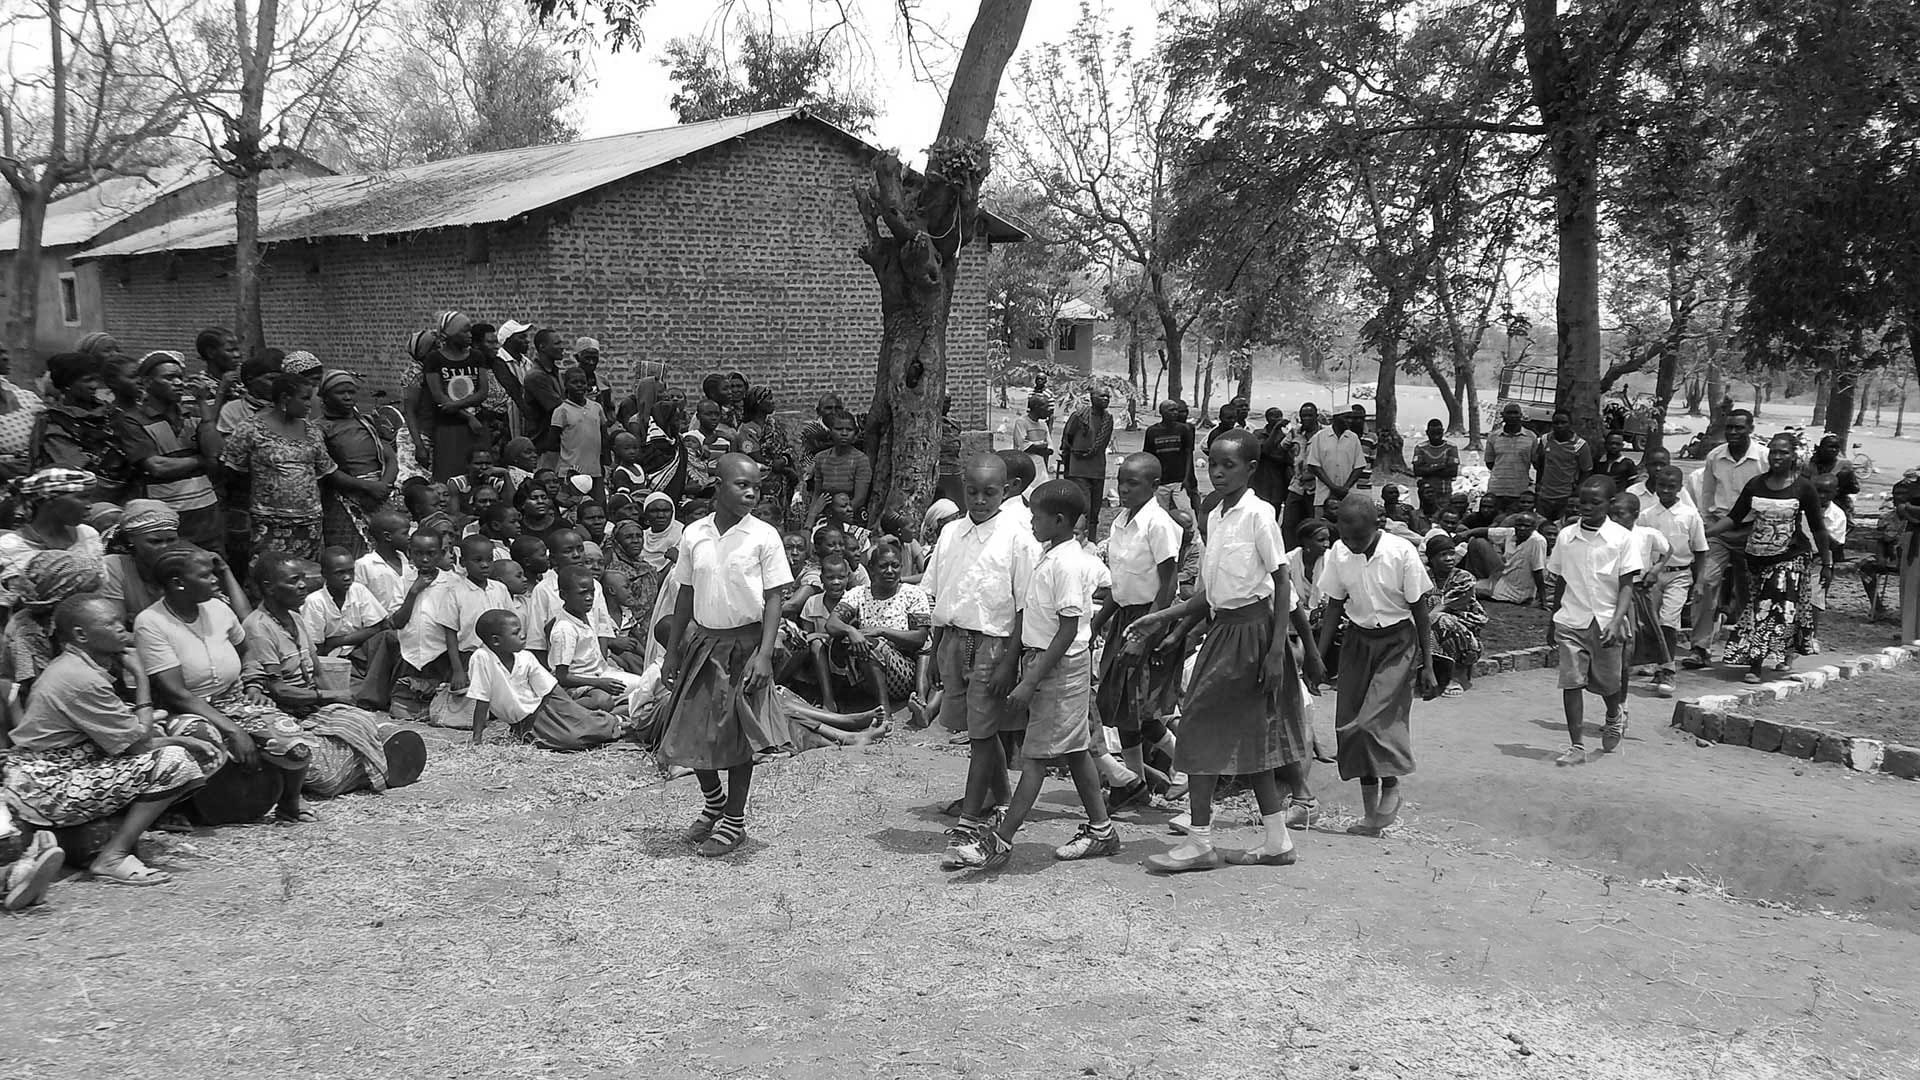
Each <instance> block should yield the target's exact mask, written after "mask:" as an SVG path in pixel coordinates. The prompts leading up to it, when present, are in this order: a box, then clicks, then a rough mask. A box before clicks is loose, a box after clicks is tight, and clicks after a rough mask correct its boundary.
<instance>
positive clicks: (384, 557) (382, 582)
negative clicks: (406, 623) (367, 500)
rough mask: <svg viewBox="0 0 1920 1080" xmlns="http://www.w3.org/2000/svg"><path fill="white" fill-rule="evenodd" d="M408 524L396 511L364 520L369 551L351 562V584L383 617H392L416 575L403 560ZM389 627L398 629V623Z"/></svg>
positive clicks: (409, 533)
mask: <svg viewBox="0 0 1920 1080" xmlns="http://www.w3.org/2000/svg"><path fill="white" fill-rule="evenodd" d="M411 525H412V523H411V522H409V521H408V520H407V515H405V514H403V513H401V512H399V511H398V510H378V511H375V512H374V514H373V516H372V517H370V518H368V519H367V539H368V540H369V541H370V547H371V550H369V551H368V552H367V553H366V554H365V555H362V556H360V557H359V558H358V559H356V560H354V563H353V580H354V581H355V582H356V583H358V584H361V585H364V586H366V587H367V591H368V592H370V593H372V594H373V598H374V600H376V601H377V602H378V603H379V604H380V611H381V614H383V615H392V614H393V613H394V612H395V611H396V610H398V608H399V607H400V601H401V600H402V599H403V598H404V597H405V596H406V595H407V592H408V591H409V590H411V589H412V588H413V582H414V579H415V578H416V577H417V576H418V573H419V572H418V571H417V570H415V569H414V565H413V562H412V560H411V559H409V558H408V557H407V540H408V538H409V537H410V536H412V535H413V532H412V528H411ZM392 625H395V626H398V625H399V623H394V624H392Z"/></svg>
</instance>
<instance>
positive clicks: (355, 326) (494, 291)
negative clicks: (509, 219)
mask: <svg viewBox="0 0 1920 1080" xmlns="http://www.w3.org/2000/svg"><path fill="white" fill-rule="evenodd" d="M865 165H866V161H865V157H864V153H863V152H862V151H861V150H860V149H859V148H858V147H856V146H854V145H852V144H850V143H848V142H846V141H845V140H843V139H840V138H838V137H835V136H833V135H832V134H830V133H827V132H823V131H820V130H818V129H815V128H813V127H811V126H809V125H804V124H779V125H775V126H772V127H769V128H763V129H761V130H760V131H757V132H754V133H753V134H751V135H748V136H746V137H744V138H741V139H736V140H734V141H733V142H731V143H727V144H724V145H721V146H716V147H712V148H709V149H707V150H704V151H701V152H700V153H697V154H694V155H690V156H689V157H687V158H683V159H681V160H680V161H677V162H674V163H672V164H668V165H664V166H661V167H659V168H657V169H654V170H651V171H649V172H647V173H643V174H641V175H639V176H636V177H632V178H629V179H627V180H623V181H620V182H618V183H615V184H612V185H609V186H607V187H605V188H602V189H600V190H599V191H597V192H593V193H590V194H588V195H586V196H583V197H581V198H579V199H577V200H574V201H573V202H571V203H570V204H565V205H560V206H556V207H553V208H550V209H549V210H548V211H546V212H543V213H541V214H536V215H533V216H532V217H531V218H530V219H528V220H523V221H519V222H513V223H508V224H504V225H499V226H491V227H488V226H480V227H476V228H479V229H481V230H483V232H484V236H481V237H475V236H473V235H471V233H470V230H468V229H465V228H456V229H436V230H430V231H425V232H418V233H411V234H402V235H392V236H372V237H365V238H361V237H326V238H322V239H319V240H317V241H312V242H305V241H299V242H289V243H281V244H276V245H274V246H273V248H272V249H271V250H270V251H269V253H268V256H267V260H266V268H265V271H266V278H265V281H264V283H263V300H262V306H263V309H264V316H265V322H266V329H267V340H268V341H269V342H270V343H271V344H274V345H277V346H280V347H281V348H285V349H308V350H310V351H312V352H314V353H315V354H317V355H318V356H320V357H321V359H323V360H325V361H327V362H328V363H329V364H339V365H341V366H344V367H347V368H350V369H352V370H356V371H360V372H362V373H364V374H365V375H366V376H367V377H368V379H369V381H370V383H371V385H372V387H373V388H375V389H378V390H384V391H386V392H387V393H389V394H394V393H396V392H397V390H398V387H399V385H400V381H401V378H402V375H403V373H404V370H405V368H404V364H403V361H404V359H405V348H404V347H405V342H406V340H407V338H408V337H409V336H411V334H412V333H413V332H414V331H415V330H417V329H419V328H421V327H423V326H425V325H427V322H428V320H429V319H430V318H431V317H432V314H433V313H434V312H435V311H438V310H441V309H443V308H448V307H452V308H458V309H460V310H463V311H466V312H468V313H469V314H471V315H473V316H474V317H475V318H477V319H484V320H486V321H488V322H493V323H496V324H497V323H501V322H504V321H506V319H508V318H509V317H512V318H518V319H520V320H521V321H524V322H531V323H534V324H536V325H551V326H554V327H556V328H558V329H560V330H561V331H562V332H563V333H564V334H565V335H566V336H567V338H568V340H569V342H571V340H572V339H573V338H574V337H577V336H581V335H587V336H592V337H595V338H598V339H599V340H600V342H601V345H602V347H603V350H604V353H605V355H606V356H607V357H608V360H607V361H606V364H605V368H604V370H605V371H607V372H609V373H611V374H612V375H613V377H614V380H615V385H616V386H621V387H624V386H626V385H628V384H629V380H630V378H631V373H632V372H633V370H634V369H635V367H636V366H638V363H637V362H639V361H643V360H644V361H651V362H655V363H665V364H667V365H669V366H670V368H671V372H672V374H671V376H670V377H671V379H672V381H673V382H674V383H675V384H677V385H679V386H681V387H683V388H685V389H687V390H688V391H689V392H697V389H698V386H699V382H700V378H701V376H702V375H704V374H705V373H706V372H709V371H727V370H739V371H741V372H744V373H745V374H746V376H747V378H748V379H749V380H751V381H752V382H754V383H764V384H767V385H770V386H772V387H773V388H774V390H775V391H776V393H777V394H778V396H779V406H780V408H781V410H782V411H783V412H789V411H791V412H809V411H810V410H811V408H812V405H813V402H814V400H815V398H817V396H818V395H819V394H820V393H822V392H823V391H825V390H828V389H833V390H838V391H839V392H841V393H842V395H844V396H845V397H846V399H847V402H848V405H849V406H850V407H852V408H854V409H856V410H859V409H864V408H865V407H866V402H867V401H868V399H869V398H870V397H871V396H872V392H873V381H874V364H875V360H876V357H877V356H878V353H879V345H880V300H879V289H878V287H877V286H876V285H875V284H874V281H873V275H872V271H871V270H869V269H868V268H867V266H866V264H865V263H862V262H861V261H860V260H859V258H858V257H857V256H856V255H855V254H854V249H855V247H856V246H857V245H858V244H859V243H860V240H861V238H862V227H861V223H860V218H859V214H858V212H857V210H856V209H855V207H854V203H853V198H852V196H851V194H850V192H849V184H850V183H851V182H852V181H853V180H855V179H856V178H858V177H860V176H861V175H862V174H863V171H864V168H865ZM482 252H484V256H483V257H476V256H480V255H481V253H482ZM987 258H988V251H987V246H986V244H985V243H984V242H976V243H975V245H974V247H973V249H971V250H969V251H968V252H967V254H966V256H965V257H964V258H963V260H962V270H961V280H960V282H959V284H958V285H957V287H956V292H955V297H954V303H953V315H952V323H951V326H950V328H949V336H948V359H949V369H948V386H949V389H950V392H951V393H952V395H953V399H954V416H955V419H957V420H959V421H961V422H962V423H963V424H966V425H967V426H969V427H981V426H984V424H985V420H986V416H985V410H986V393H987V387H986V343H987V331H988V317H987V309H986V285H985V278H986V273H985V271H986V266H985V264H986V260H987ZM230 263H231V255H230V253H222V252H181V253H177V254H162V255H147V256H139V257H134V258H122V259H110V260H107V261H106V263H105V265H103V266H102V267H101V271H102V293H103V306H104V307H105V310H106V325H107V327H108V329H109V330H111V331H112V332H113V333H114V334H115V335H116V336H117V337H119V338H120V341H121V344H122V347H123V348H125V349H126V350H127V351H128V352H132V353H136V354H137V353H139V352H143V351H145V350H147V349H153V348H174V349H182V350H183V351H190V350H191V346H192V343H193V338H194V334H195V333H196V332H197V331H198V330H199V329H200V328H201V327H203V326H206V325H209V324H214V325H221V324H227V323H230V322H231V320H232V311H233V299H232V281H231V279H230V277H229V276H228V267H229V266H230Z"/></svg>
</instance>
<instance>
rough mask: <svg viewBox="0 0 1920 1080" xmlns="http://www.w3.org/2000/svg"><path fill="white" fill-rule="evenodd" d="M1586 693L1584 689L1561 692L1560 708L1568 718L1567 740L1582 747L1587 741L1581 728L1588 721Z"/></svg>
mask: <svg viewBox="0 0 1920 1080" xmlns="http://www.w3.org/2000/svg"><path fill="white" fill-rule="evenodd" d="M1586 693H1587V692H1586V690H1584V689H1580V690H1562V691H1560V707H1561V709H1562V710H1563V711H1564V712H1565V713H1566V716H1567V738H1568V740H1569V741H1571V742H1572V743H1573V745H1575V746H1580V745H1581V744H1582V743H1583V742H1584V741H1585V739H1586V736H1585V735H1583V734H1582V733H1581V727H1582V726H1583V725H1584V724H1585V723H1586V719H1587V703H1586Z"/></svg>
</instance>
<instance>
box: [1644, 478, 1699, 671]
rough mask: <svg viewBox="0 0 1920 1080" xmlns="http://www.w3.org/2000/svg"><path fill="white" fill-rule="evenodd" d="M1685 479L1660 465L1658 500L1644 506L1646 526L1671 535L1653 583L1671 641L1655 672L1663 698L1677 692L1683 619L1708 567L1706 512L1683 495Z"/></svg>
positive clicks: (1655, 486)
mask: <svg viewBox="0 0 1920 1080" xmlns="http://www.w3.org/2000/svg"><path fill="white" fill-rule="evenodd" d="M1681 482H1682V481H1681V476H1680V470H1679V469H1677V468H1674V467H1673V466H1672V465H1661V466H1656V467H1655V468H1654V470H1653V476H1652V477H1651V483H1652V484H1653V502H1652V504H1651V505H1645V506H1642V507H1641V509H1640V524H1642V525H1645V526H1646V527H1648V528H1650V529H1658V530H1659V531H1660V535H1662V536H1664V537H1666V538H1667V549H1668V550H1667V561H1666V564H1665V565H1664V566H1662V567H1661V568H1660V576H1659V579H1658V580H1657V581H1656V582H1654V586H1653V602H1654V605H1655V606H1656V607H1657V608H1658V609H1659V611H1660V636H1661V637H1663V638H1665V639H1666V644H1667V660H1666V662H1665V663H1663V664H1661V665H1659V667H1658V668H1656V669H1655V671H1654V675H1653V692H1654V693H1656V694H1658V695H1660V696H1661V697H1672V696H1673V692H1674V683H1673V676H1674V668H1673V664H1674V659H1675V658H1676V657H1678V656H1679V655H1680V617H1681V614H1682V613H1684V612H1685V611H1686V610H1687V606H1688V605H1689V604H1691V603H1692V602H1693V589H1694V586H1695V585H1696V584H1697V583H1698V582H1699V580H1700V570H1701V568H1702V567H1703V566H1705V565H1706V559H1705V557H1704V556H1705V555H1706V552H1707V526H1706V522H1705V521H1704V520H1703V519H1702V518H1701V517H1700V511H1698V510H1696V509H1694V507H1693V504H1692V503H1690V502H1688V501H1687V500H1686V499H1685V498H1683V497H1682V496H1683V494H1684V493H1683V491H1682V488H1681ZM1648 572H1649V573H1650V572H1651V571H1648Z"/></svg>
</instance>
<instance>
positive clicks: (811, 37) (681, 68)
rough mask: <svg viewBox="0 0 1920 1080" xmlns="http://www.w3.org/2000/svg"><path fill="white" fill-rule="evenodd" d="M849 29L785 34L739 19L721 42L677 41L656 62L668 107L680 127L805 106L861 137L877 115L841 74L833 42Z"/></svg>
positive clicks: (840, 59)
mask: <svg viewBox="0 0 1920 1080" xmlns="http://www.w3.org/2000/svg"><path fill="white" fill-rule="evenodd" d="M848 29H849V28H848V27H847V26H846V25H845V24H844V23H835V24H832V25H830V26H827V27H824V28H817V29H813V30H808V31H795V32H786V31H782V30H779V29H777V28H775V26H774V25H773V23H772V21H771V19H768V20H764V21H755V20H754V19H752V18H751V17H746V16H743V17H742V18H741V19H740V20H739V21H738V22H736V23H735V24H734V27H733V30H732V34H731V36H730V37H729V38H727V39H724V40H719V41H715V40H712V39H709V38H703V37H684V38H675V39H673V40H672V41H669V42H667V45H666V51H667V55H666V57H665V58H664V59H663V60H662V61H661V63H663V64H665V65H666V67H667V74H668V76H669V77H670V78H672V79H673V81H674V83H675V84H676V85H677V86H678V87H679V90H677V91H676V92H675V93H674V95H673V98H672V100H671V101H670V102H669V104H670V105H672V106H673V111H674V113H675V115H677V116H678V117H679V118H680V122H681V123H683V124H692V123H696V122H698V121H701V120H716V119H719V118H720V117H723V116H738V115H740V114H741V113H750V112H759V111H761V110H763V109H789V108H794V107H796V106H801V105H804V106H806V107H807V108H808V109H809V110H811V111H812V112H813V113H814V115H816V116H818V117H820V118H821V119H822V120H825V121H827V122H828V123H832V124H837V125H839V126H840V127H843V128H846V129H847V130H848V131H866V130H868V129H869V128H871V127H872V126H873V118H874V116H875V115H876V114H877V113H878V109H877V108H876V107H875V106H874V103H873V99H872V98H871V97H870V96H869V95H867V94H865V93H863V92H862V91H860V90H859V89H858V88H856V87H854V86H853V85H852V84H851V82H850V81H849V79H848V74H849V73H848V72H847V71H845V70H844V68H845V64H844V63H843V60H844V56H843V54H842V52H841V51H840V49H839V44H840V42H841V41H842V40H843V38H844V37H845V36H846V34H847V32H848Z"/></svg>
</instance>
